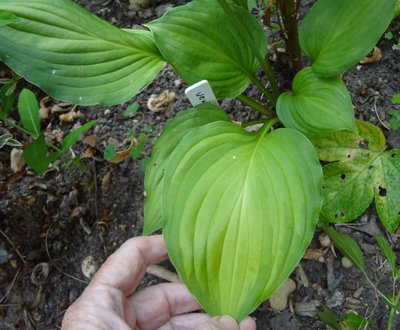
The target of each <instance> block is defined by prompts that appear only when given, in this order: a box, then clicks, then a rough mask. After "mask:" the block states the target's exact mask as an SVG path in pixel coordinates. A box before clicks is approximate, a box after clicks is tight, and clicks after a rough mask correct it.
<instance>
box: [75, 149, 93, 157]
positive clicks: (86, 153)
mask: <svg viewBox="0 0 400 330" xmlns="http://www.w3.org/2000/svg"><path fill="white" fill-rule="evenodd" d="M95 153H96V149H95V148H87V149H86V150H85V151H84V152H83V153H82V155H81V156H80V157H79V158H80V159H90V158H92V157H93V156H94V155H95Z"/></svg>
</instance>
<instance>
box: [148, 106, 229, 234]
mask: <svg viewBox="0 0 400 330" xmlns="http://www.w3.org/2000/svg"><path fill="white" fill-rule="evenodd" d="M218 120H222V121H229V117H228V116H227V114H226V113H225V112H224V111H223V110H222V109H221V108H219V107H217V106H215V105H212V104H202V105H198V106H197V107H194V108H192V109H190V110H187V111H182V112H180V113H179V114H178V115H177V116H175V117H174V119H173V120H171V121H170V122H169V123H168V124H167V125H166V126H165V128H164V130H163V132H162V134H161V135H160V137H159V138H158V139H157V143H156V145H155V146H154V148H153V151H152V155H151V159H150V161H149V163H148V165H147V169H146V175H145V180H144V189H145V191H146V204H145V207H144V217H145V222H144V229H143V233H144V234H145V235H147V234H150V233H151V232H153V231H155V230H157V229H160V228H161V227H162V226H163V224H164V220H163V216H162V209H161V206H162V205H161V199H162V189H163V184H164V174H165V170H166V168H167V166H168V164H169V161H170V159H171V154H172V152H173V151H174V149H175V148H176V146H177V145H178V143H179V142H181V141H182V140H184V139H185V135H186V134H187V133H189V132H190V131H191V130H193V129H194V128H196V127H199V126H203V125H206V124H208V123H210V122H213V121H218Z"/></svg>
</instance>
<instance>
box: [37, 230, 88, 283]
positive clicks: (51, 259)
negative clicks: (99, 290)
mask: <svg viewBox="0 0 400 330" xmlns="http://www.w3.org/2000/svg"><path fill="white" fill-rule="evenodd" d="M50 229H51V226H50V227H49V229H47V232H46V237H45V241H44V243H45V247H46V253H47V257H48V258H49V260H50V262H51V264H52V265H53V266H54V267H55V268H56V269H57V270H58V271H59V272H60V273H61V274H63V275H65V276H67V277H69V278H72V279H73V280H75V281H78V282H80V283H83V284H86V285H88V284H89V283H88V282H86V281H84V280H81V279H80V278H77V277H75V276H73V275H70V274H67V273H66V272H64V271H63V270H62V269H61V268H60V267H58V266H57V265H56V263H55V262H54V260H53V258H52V257H51V256H50V251H49V245H48V243H47V238H48V236H49V232H50Z"/></svg>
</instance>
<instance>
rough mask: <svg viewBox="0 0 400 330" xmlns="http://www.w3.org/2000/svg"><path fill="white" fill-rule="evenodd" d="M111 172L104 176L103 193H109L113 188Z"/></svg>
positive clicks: (102, 182)
mask: <svg viewBox="0 0 400 330" xmlns="http://www.w3.org/2000/svg"><path fill="white" fill-rule="evenodd" d="M111 177H112V174H111V171H110V172H107V173H106V175H104V176H103V179H102V180H101V190H102V191H103V192H107V191H108V190H109V189H110V186H111Z"/></svg>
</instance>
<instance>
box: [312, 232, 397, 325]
mask: <svg viewBox="0 0 400 330" xmlns="http://www.w3.org/2000/svg"><path fill="white" fill-rule="evenodd" d="M322 228H323V230H324V231H325V232H326V233H327V234H328V235H329V237H330V238H331V239H332V242H333V244H334V246H335V247H336V248H337V249H338V250H339V251H340V252H341V253H342V254H343V255H344V256H346V257H347V258H348V259H349V260H350V261H351V262H352V263H353V265H355V266H356V267H357V268H358V269H359V270H360V271H361V272H362V274H363V275H364V277H365V278H366V280H367V282H368V283H369V284H370V285H371V287H372V288H374V290H375V292H376V293H377V294H378V296H379V297H380V298H381V299H382V301H383V303H384V304H385V305H387V306H388V307H389V309H390V314H389V320H388V324H387V329H388V330H391V329H394V319H395V315H396V314H398V313H399V312H400V307H399V300H400V290H398V289H397V286H396V283H397V280H398V279H399V278H400V268H399V267H397V261H396V255H395V254H394V252H393V250H392V248H391V247H390V244H389V242H388V241H387V240H386V239H385V238H384V237H382V236H380V235H378V236H376V237H375V239H376V242H377V245H378V247H379V249H380V251H381V253H382V254H383V256H384V257H385V258H386V261H387V263H388V265H389V268H390V274H391V277H392V292H391V293H390V294H385V293H382V292H381V291H380V290H379V288H378V287H377V285H376V284H375V283H373V282H372V281H371V279H370V278H369V276H368V272H367V269H366V266H365V260H364V255H363V253H362V251H361V249H360V247H359V246H358V244H357V242H356V241H355V240H353V239H352V238H351V237H350V236H348V235H345V234H342V233H339V232H338V231H336V230H334V229H333V228H330V227H328V226H326V225H324V226H323V227H322ZM321 316H322V319H323V320H324V321H327V323H328V324H329V325H330V326H332V327H333V328H334V329H337V328H338V329H339V330H340V329H342V328H340V322H337V321H338V319H336V321H335V320H334V318H333V317H332V316H333V314H332V313H329V312H328V313H325V314H324V313H322V314H321V315H320V317H321ZM352 320H353V321H357V320H358V321H359V322H360V323H359V326H360V327H361V329H365V328H366V327H367V326H368V324H369V323H370V322H369V321H367V320H365V319H363V318H362V317H358V318H354V317H352ZM330 321H331V322H332V323H331V322H330ZM335 323H336V325H337V326H336V327H335V326H334V324H335ZM356 325H357V323H356ZM355 329H359V328H357V327H356V328H355Z"/></svg>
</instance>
